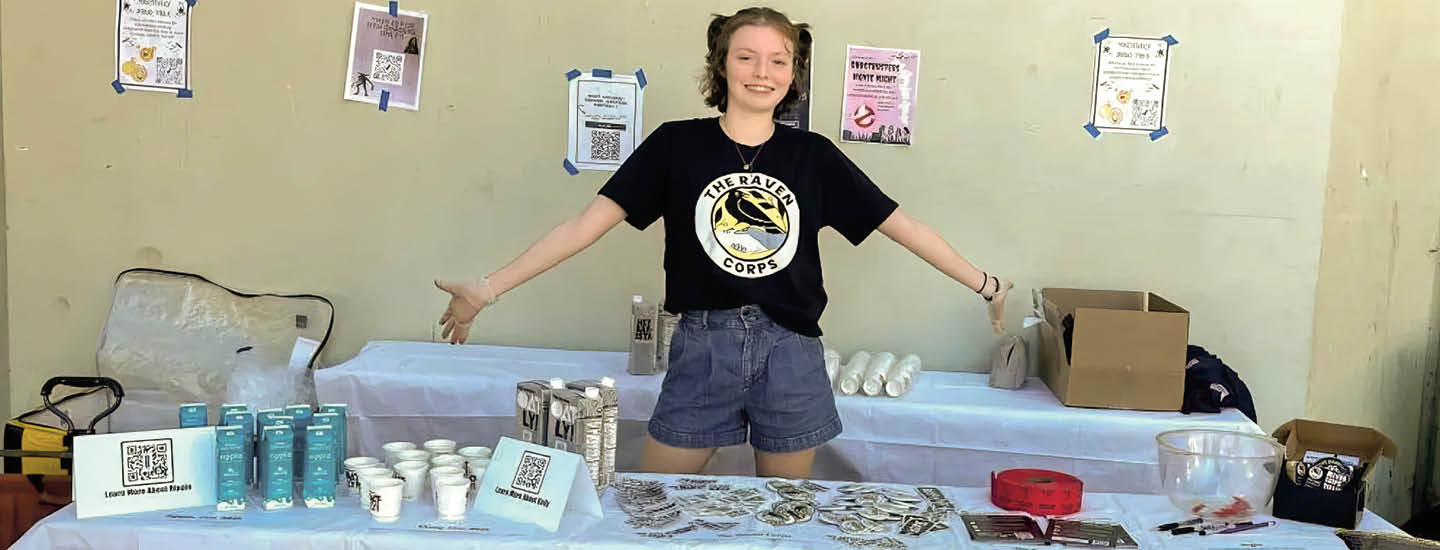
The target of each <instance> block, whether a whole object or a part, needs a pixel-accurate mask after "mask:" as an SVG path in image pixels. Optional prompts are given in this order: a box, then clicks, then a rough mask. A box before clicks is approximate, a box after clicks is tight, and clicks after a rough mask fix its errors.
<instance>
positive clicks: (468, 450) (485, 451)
mask: <svg viewBox="0 0 1440 550" xmlns="http://www.w3.org/2000/svg"><path fill="white" fill-rule="evenodd" d="M492 453H493V451H491V450H490V448H489V447H461V448H460V450H458V451H455V454H458V455H460V456H463V457H465V461H466V462H469V461H471V460H475V459H477V458H490V455H491V454H492Z"/></svg>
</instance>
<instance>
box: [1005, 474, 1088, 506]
mask: <svg viewBox="0 0 1440 550" xmlns="http://www.w3.org/2000/svg"><path fill="white" fill-rule="evenodd" d="M1084 493H1085V482H1083V481H1080V479H1079V478H1077V477H1075V476H1072V475H1070V474H1064V473H1060V472H1052V471H1050V470H1030V469H1019V470H1005V471H1003V472H999V473H993V472H992V473H991V474H990V502H993V503H995V505H996V506H999V507H1001V508H1004V509H1006V510H1017V511H1021V512H1026V513H1029V514H1032V515H1037V516H1067V515H1070V514H1074V513H1077V512H1079V511H1080V504H1081V502H1082V501H1083V500H1084Z"/></svg>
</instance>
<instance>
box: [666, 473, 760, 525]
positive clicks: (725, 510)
mask: <svg viewBox="0 0 1440 550" xmlns="http://www.w3.org/2000/svg"><path fill="white" fill-rule="evenodd" d="M670 488H671V489H675V490H678V491H700V492H698V493H695V494H689V495H680V496H677V497H675V501H676V502H678V503H679V504H680V508H681V509H682V510H684V511H685V513H687V514H690V515H691V516H694V517H697V518H704V517H730V518H738V517H744V516H748V515H750V514H754V513H755V512H757V511H759V510H760V508H761V507H762V506H764V505H765V503H766V502H768V501H769V499H767V498H765V494H764V493H762V492H761V491H760V490H759V489H756V488H754V487H743V488H740V489H735V488H732V487H731V486H730V485H729V484H726V483H719V482H718V480H715V479H704V478H685V477H682V478H680V479H679V480H677V483H673V484H671V485H670Z"/></svg>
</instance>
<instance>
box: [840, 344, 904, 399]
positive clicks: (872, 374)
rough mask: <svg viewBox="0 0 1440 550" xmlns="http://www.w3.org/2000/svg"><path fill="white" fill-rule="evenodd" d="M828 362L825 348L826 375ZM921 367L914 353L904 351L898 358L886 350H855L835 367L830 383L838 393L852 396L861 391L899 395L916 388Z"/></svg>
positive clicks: (866, 393)
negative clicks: (845, 361) (839, 365)
mask: <svg viewBox="0 0 1440 550" xmlns="http://www.w3.org/2000/svg"><path fill="white" fill-rule="evenodd" d="M830 362H831V360H830V358H829V357H828V350H827V358H826V368H827V374H828V371H829V368H830ZM836 363H838V361H837V362H836ZM920 366H921V365H920V357H919V356H918V355H915V354H913V353H911V354H907V355H905V356H904V357H902V358H900V359H899V360H898V361H897V360H896V359H895V354H893V353H890V352H888V351H882V352H879V353H874V354H872V353H870V352H868V351H857V352H855V355H852V356H850V361H849V362H848V363H845V365H844V366H841V367H838V369H837V372H836V374H835V375H834V377H833V378H832V382H833V384H834V388H835V391H837V392H839V393H840V394H841V395H855V394H856V393H862V392H863V393H864V394H865V395H870V396H876V395H888V396H890V397H900V396H902V395H905V394H906V393H909V392H910V390H911V389H913V388H914V387H915V379H916V378H917V377H918V376H919V373H920Z"/></svg>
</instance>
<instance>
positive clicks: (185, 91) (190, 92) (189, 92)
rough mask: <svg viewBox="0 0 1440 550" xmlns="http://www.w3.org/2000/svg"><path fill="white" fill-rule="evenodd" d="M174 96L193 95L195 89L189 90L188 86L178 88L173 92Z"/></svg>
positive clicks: (188, 96)
mask: <svg viewBox="0 0 1440 550" xmlns="http://www.w3.org/2000/svg"><path fill="white" fill-rule="evenodd" d="M175 97H184V98H190V97H195V90H191V89H190V88H180V89H179V90H177V91H176V92H175Z"/></svg>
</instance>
